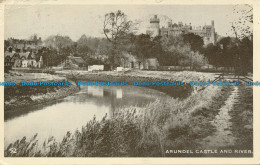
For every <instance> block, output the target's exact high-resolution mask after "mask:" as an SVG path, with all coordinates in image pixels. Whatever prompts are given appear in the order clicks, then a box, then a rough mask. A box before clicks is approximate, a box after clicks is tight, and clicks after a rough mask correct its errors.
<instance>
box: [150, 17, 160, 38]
mask: <svg viewBox="0 0 260 165" xmlns="http://www.w3.org/2000/svg"><path fill="white" fill-rule="evenodd" d="M150 25H151V33H152V34H151V35H152V37H156V36H158V35H160V19H159V18H157V15H154V17H153V18H151V19H150Z"/></svg>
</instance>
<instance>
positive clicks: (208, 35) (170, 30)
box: [147, 15, 217, 45]
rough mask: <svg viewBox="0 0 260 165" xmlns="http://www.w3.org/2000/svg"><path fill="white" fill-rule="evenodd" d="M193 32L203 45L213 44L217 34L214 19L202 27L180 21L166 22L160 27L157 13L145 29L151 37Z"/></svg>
mask: <svg viewBox="0 0 260 165" xmlns="http://www.w3.org/2000/svg"><path fill="white" fill-rule="evenodd" d="M187 33H194V34H196V35H199V36H201V37H202V38H203V41H204V45H208V44H209V43H212V44H215V43H216V38H217V34H216V32H215V26H214V20H212V21H211V25H205V26H203V27H201V26H199V27H195V28H193V27H192V26H191V23H189V25H187V24H185V25H183V23H182V22H178V23H172V21H169V22H168V26H167V27H162V28H160V19H159V18H158V17H157V15H154V17H153V18H151V19H150V28H149V30H147V34H150V35H151V36H152V37H156V36H159V35H160V36H164V37H168V36H178V35H180V34H187Z"/></svg>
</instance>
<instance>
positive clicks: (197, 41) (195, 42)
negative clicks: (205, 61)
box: [182, 33, 204, 52]
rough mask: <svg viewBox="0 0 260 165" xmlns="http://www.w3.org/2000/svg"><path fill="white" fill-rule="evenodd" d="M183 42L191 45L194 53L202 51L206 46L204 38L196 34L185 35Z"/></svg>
mask: <svg viewBox="0 0 260 165" xmlns="http://www.w3.org/2000/svg"><path fill="white" fill-rule="evenodd" d="M182 37H183V42H184V43H186V44H190V48H191V50H192V51H195V52H196V51H200V52H201V50H202V47H203V45H204V42H203V39H202V37H200V36H198V35H196V34H194V33H188V34H183V35H182Z"/></svg>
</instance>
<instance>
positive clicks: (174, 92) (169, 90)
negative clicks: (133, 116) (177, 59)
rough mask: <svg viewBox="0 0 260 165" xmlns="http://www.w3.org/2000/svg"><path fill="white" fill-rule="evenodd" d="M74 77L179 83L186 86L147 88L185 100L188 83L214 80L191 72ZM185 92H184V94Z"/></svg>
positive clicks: (131, 82) (82, 74)
mask: <svg viewBox="0 0 260 165" xmlns="http://www.w3.org/2000/svg"><path fill="white" fill-rule="evenodd" d="M71 73H72V72H70V71H58V72H57V74H60V75H66V76H68V77H69V76H71ZM73 75H74V77H75V78H76V79H77V80H80V81H91V82H93V81H101V82H122V81H124V82H127V83H128V84H129V85H134V81H137V82H144V81H146V82H152V81H157V82H177V81H181V82H184V83H185V84H187V85H184V86H172V87H168V86H156V85H154V86H148V87H149V88H152V89H156V90H159V91H162V92H164V93H166V94H168V95H170V96H172V97H174V98H177V97H178V98H186V97H187V96H189V95H190V94H191V92H192V90H193V89H192V87H191V86H190V85H189V83H190V81H197V82H199V81H205V82H207V81H209V80H214V76H215V74H214V73H200V72H193V71H183V72H173V71H144V70H133V71H129V72H125V73H124V72H114V71H102V72H98V73H92V72H86V71H82V72H76V71H74V72H73ZM184 91H185V92H184Z"/></svg>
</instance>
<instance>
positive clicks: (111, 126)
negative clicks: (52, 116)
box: [5, 87, 226, 157]
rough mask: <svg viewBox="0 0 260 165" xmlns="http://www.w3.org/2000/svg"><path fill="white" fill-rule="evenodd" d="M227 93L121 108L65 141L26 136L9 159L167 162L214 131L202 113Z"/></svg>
mask: <svg viewBox="0 0 260 165" xmlns="http://www.w3.org/2000/svg"><path fill="white" fill-rule="evenodd" d="M222 92H223V91H221V88H220V87H207V88H205V89H204V90H200V91H198V92H196V93H193V94H192V95H190V96H189V97H187V98H186V99H183V100H179V99H168V100H164V101H161V100H157V101H155V102H153V103H150V104H149V105H147V106H146V107H144V108H137V107H130V108H125V109H120V110H118V111H117V112H115V114H114V116H113V117H112V118H107V117H106V116H105V117H104V118H103V120H101V121H97V120H96V119H95V118H93V120H91V121H90V122H88V123H87V124H86V125H85V126H83V127H82V129H81V130H77V131H75V132H74V133H70V132H68V133H67V134H66V135H65V136H64V138H63V140H62V141H61V142H57V141H56V140H55V137H50V138H48V139H46V141H45V143H44V144H38V142H37V136H36V137H34V138H32V139H30V140H28V139H27V138H26V137H24V138H23V139H21V140H17V141H16V142H14V143H13V144H10V145H9V146H8V147H7V148H6V149H5V156H7V157H11V156H16V157H31V156H35V157H45V156H48V157H128V156H130V157H137V156H138V157H162V156H169V155H166V154H165V151H166V150H167V149H194V148H197V147H198V145H199V144H198V143H196V140H197V139H201V138H203V137H206V136H207V135H209V134H210V133H211V132H212V130H213V129H214V128H212V127H211V125H210V123H209V121H210V118H209V117H208V116H207V115H206V116H205V114H204V113H202V114H201V113H200V111H202V110H204V109H206V108H207V107H210V106H211V105H213V104H214V98H218V97H220V96H221V95H222V94H223V93H222ZM224 92H226V91H224ZM208 111H210V110H208ZM175 156H183V155H175ZM186 156H187V155H186Z"/></svg>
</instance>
